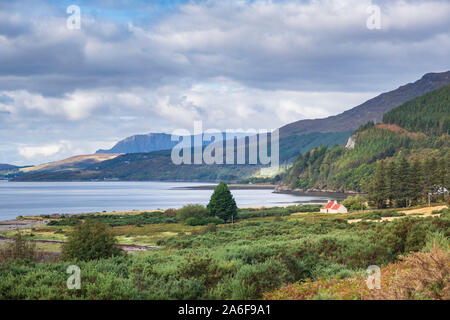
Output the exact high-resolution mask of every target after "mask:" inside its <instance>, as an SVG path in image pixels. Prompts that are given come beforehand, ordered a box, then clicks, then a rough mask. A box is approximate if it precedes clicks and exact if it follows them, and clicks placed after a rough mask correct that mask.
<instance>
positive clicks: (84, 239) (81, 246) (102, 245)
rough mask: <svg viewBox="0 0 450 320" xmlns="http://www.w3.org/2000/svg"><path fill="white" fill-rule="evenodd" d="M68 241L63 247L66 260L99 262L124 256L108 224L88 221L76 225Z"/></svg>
mask: <svg viewBox="0 0 450 320" xmlns="http://www.w3.org/2000/svg"><path fill="white" fill-rule="evenodd" d="M68 238H69V239H68V241H67V243H66V244H64V246H63V258H64V259H65V260H84V261H88V260H97V259H103V258H109V257H112V256H119V255H123V254H124V251H123V250H122V249H120V248H119V247H117V246H116V244H117V243H116V239H115V238H114V235H113V234H112V233H111V229H110V227H109V226H108V225H107V224H104V223H102V222H100V221H93V220H91V219H86V221H84V222H80V223H78V224H77V225H75V227H74V230H73V232H72V233H71V234H70V235H69V237H68Z"/></svg>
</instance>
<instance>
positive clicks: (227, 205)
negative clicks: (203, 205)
mask: <svg viewBox="0 0 450 320" xmlns="http://www.w3.org/2000/svg"><path fill="white" fill-rule="evenodd" d="M207 208H208V210H209V212H210V213H211V215H213V216H217V217H219V218H221V219H223V220H225V221H227V220H229V219H233V218H234V217H236V214H237V206H236V201H234V198H233V195H232V194H231V192H230V189H229V188H228V186H227V184H226V183H224V182H221V183H219V184H218V185H217V187H216V188H215V189H214V193H213V194H212V196H211V199H210V201H209V203H208V206H207Z"/></svg>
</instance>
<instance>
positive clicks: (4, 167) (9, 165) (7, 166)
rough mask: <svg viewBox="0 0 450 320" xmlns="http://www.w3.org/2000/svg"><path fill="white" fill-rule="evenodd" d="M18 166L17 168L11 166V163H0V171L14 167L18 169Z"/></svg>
mask: <svg viewBox="0 0 450 320" xmlns="http://www.w3.org/2000/svg"><path fill="white" fill-rule="evenodd" d="M18 168H19V167H17V166H13V165H11V164H4V163H0V171H9V170H15V169H18Z"/></svg>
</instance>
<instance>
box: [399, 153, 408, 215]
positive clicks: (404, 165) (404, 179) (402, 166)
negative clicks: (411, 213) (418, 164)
mask: <svg viewBox="0 0 450 320" xmlns="http://www.w3.org/2000/svg"><path fill="white" fill-rule="evenodd" d="M397 177H398V198H397V206H399V207H406V206H408V205H409V203H410V198H411V195H412V193H411V189H412V188H411V184H412V183H411V171H410V166H409V162H408V160H406V158H405V157H401V159H400V162H399V164H398V168H397Z"/></svg>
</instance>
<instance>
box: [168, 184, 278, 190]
mask: <svg viewBox="0 0 450 320" xmlns="http://www.w3.org/2000/svg"><path fill="white" fill-rule="evenodd" d="M216 187H217V185H213V184H211V185H204V186H187V187H174V188H172V189H176V190H214V189H215V188H216ZM276 187H277V186H276V185H274V184H228V188H229V189H230V190H275V189H276Z"/></svg>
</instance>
